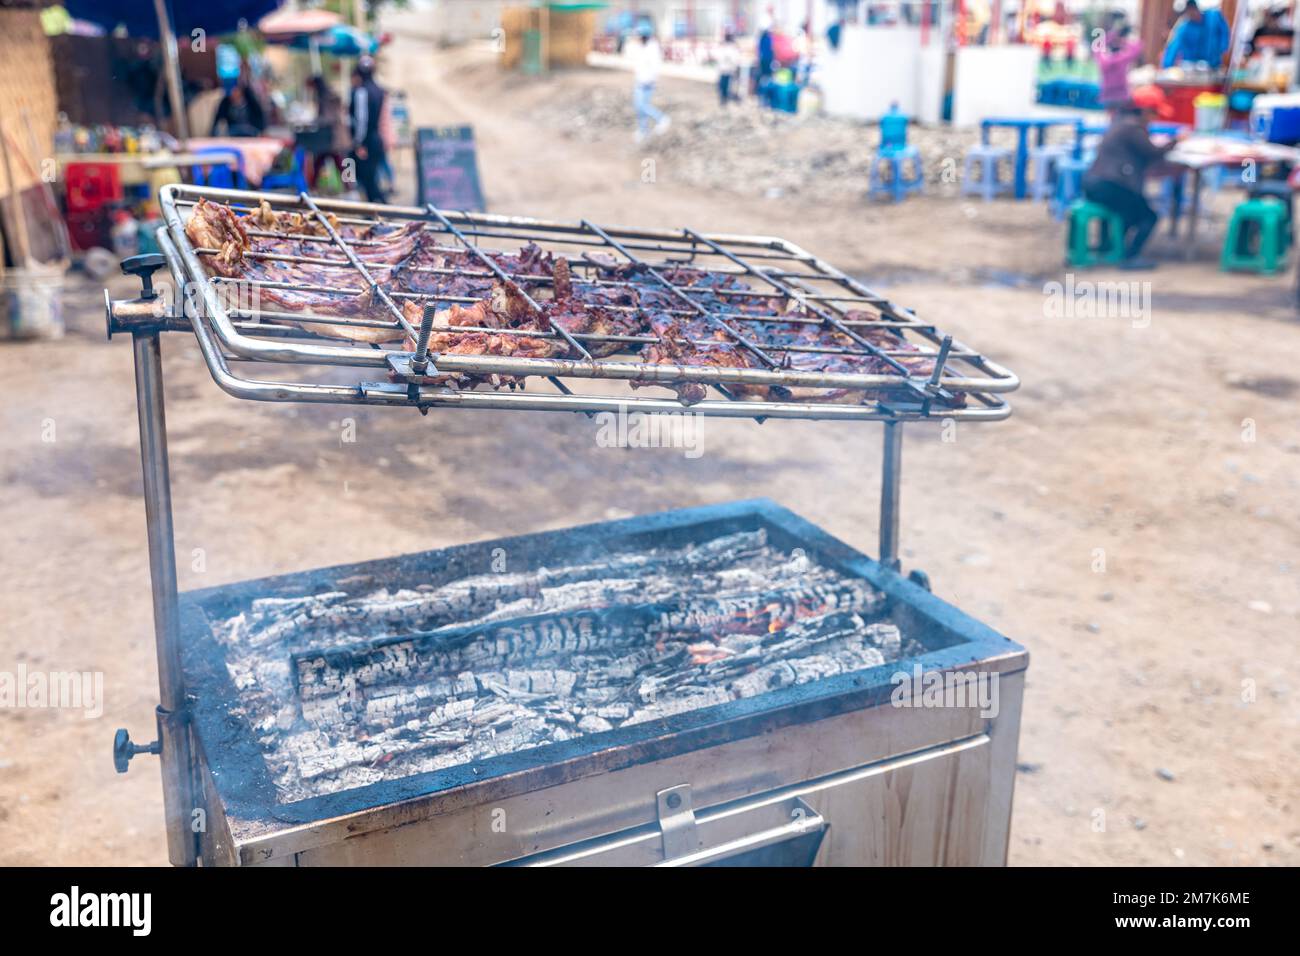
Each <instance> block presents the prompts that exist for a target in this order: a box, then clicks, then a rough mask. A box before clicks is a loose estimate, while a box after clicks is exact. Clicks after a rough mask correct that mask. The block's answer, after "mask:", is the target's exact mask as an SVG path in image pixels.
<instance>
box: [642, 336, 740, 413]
mask: <svg viewBox="0 0 1300 956" xmlns="http://www.w3.org/2000/svg"><path fill="white" fill-rule="evenodd" d="M652 325H653V328H654V332H655V334H656V335H657V336H659V341H658V342H656V343H655V344H653V345H647V346H646V347H645V348H643V349H642V350H641V361H642V362H644V363H646V364H649V365H683V366H685V365H690V366H695V367H700V366H707V367H713V368H750V367H751V366H750V361H749V356H748V355H747V354H745V353H744V352H742V351H741V350H740V349H739V348H737V347H736V346H734V345H730V344H728V343H727V342H724V341H718V343H717V344H716V345H715V344H713V343H711V342H707V341H704V342H701V341H699V340H698V339H696V338H694V337H692V335H691V334H690V333H691V327H690V326H689V325H688V324H686V323H683V322H680V321H676V320H673V321H663V320H660V321H655V322H653V323H652ZM697 331H698V330H697ZM650 385H659V386H661V387H664V388H671V389H672V390H673V391H674V392H676V393H677V398H678V400H679V401H680V402H681V403H682V404H683V405H694V404H696V403H697V402H702V401H703V400H704V397H705V396H706V395H707V394H708V386H707V385H704V384H703V383H700V382H655V381H651V380H637V381H634V382H632V387H633V388H645V387H647V386H650Z"/></svg>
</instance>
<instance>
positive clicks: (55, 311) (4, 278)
mask: <svg viewBox="0 0 1300 956" xmlns="http://www.w3.org/2000/svg"><path fill="white" fill-rule="evenodd" d="M62 335H63V270H62V269H6V270H5V272H4V273H3V275H0V338H6V339H57V338H61V337H62Z"/></svg>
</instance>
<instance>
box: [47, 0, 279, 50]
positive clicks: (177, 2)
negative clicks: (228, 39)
mask: <svg viewBox="0 0 1300 956" xmlns="http://www.w3.org/2000/svg"><path fill="white" fill-rule="evenodd" d="M166 3H167V10H168V12H169V13H170V15H171V20H172V31H173V32H174V33H175V34H176V36H177V38H179V39H181V40H182V41H183V40H184V39H185V38H186V37H188V36H190V34H191V33H192V32H193V31H194V30H205V31H207V32H208V33H231V32H233V31H235V30H237V29H239V22H240V21H241V20H244V21H247V23H248V25H249V26H250V27H251V26H256V25H257V21H258V20H260V19H261V18H262V17H264V16H266V15H267V14H268V13H270V12H271V11H272V10H275V9H276V8H277V7H278V6H280V3H281V0H166ZM63 6H64V7H65V8H66V9H67V11H68V13H70V14H72V16H74V17H76V18H77V19H78V20H89V21H90V22H91V23H97V24H99V25H100V26H102V27H103V28H104V29H105V30H110V31H111V30H114V29H116V28H117V27H118V26H119V25H121V26H125V27H126V32H127V35H128V36H133V37H154V38H156V37H157V36H158V17H157V16H156V15H155V13H154V5H153V3H152V0H64V4H63Z"/></svg>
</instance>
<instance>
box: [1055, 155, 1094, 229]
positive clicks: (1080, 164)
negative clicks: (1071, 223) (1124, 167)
mask: <svg viewBox="0 0 1300 956" xmlns="http://www.w3.org/2000/svg"><path fill="white" fill-rule="evenodd" d="M1091 165H1092V160H1091V159H1089V158H1088V157H1086V156H1085V157H1084V158H1083V159H1075V158H1074V157H1072V156H1067V157H1065V158H1064V159H1062V160H1060V161H1059V162H1057V164H1056V192H1055V194H1054V195H1053V196H1052V202H1051V204H1050V205H1049V207H1048V208H1049V209H1050V210H1051V213H1052V218H1054V219H1064V218H1065V213H1066V211H1067V210H1069V208H1070V206H1071V205H1073V204H1074V202H1075V201H1076V200H1078V199H1081V198H1082V197H1083V174H1084V173H1085V172H1087V171H1088V167H1089V166H1091Z"/></svg>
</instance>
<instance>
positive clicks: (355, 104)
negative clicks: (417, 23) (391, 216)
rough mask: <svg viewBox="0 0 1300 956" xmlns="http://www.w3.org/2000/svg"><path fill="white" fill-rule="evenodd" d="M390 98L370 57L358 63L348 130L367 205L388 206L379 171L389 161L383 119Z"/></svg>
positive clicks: (349, 108) (358, 176)
mask: <svg viewBox="0 0 1300 956" xmlns="http://www.w3.org/2000/svg"><path fill="white" fill-rule="evenodd" d="M386 96H387V94H386V93H385V92H384V90H383V89H382V88H381V87H380V86H379V84H378V83H376V82H375V61H374V60H373V59H371V58H370V57H368V56H363V57H361V59H359V60H357V65H356V67H355V68H354V69H353V70H352V95H351V97H350V100H349V103H348V127H349V130H350V132H351V134H352V159H353V161H354V163H355V164H356V173H357V185H359V186H360V187H361V190H362V192H364V193H365V195H366V201H367V202H375V203H386V202H388V197H387V196H385V195H384V191H383V189H382V188H381V187H380V185H379V170H380V169H381V168H382V167H383V166H384V164H385V163H386V162H387V161H388V156H387V153H386V152H385V149H384V138H383V136H382V135H381V134H380V129H379V126H380V119H381V117H382V116H383V112H384V101H385V99H386Z"/></svg>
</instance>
